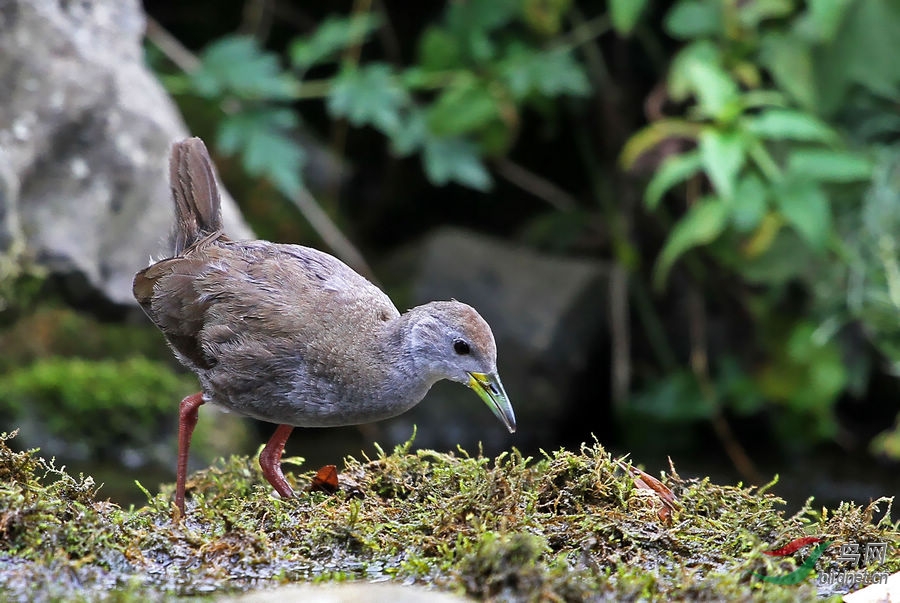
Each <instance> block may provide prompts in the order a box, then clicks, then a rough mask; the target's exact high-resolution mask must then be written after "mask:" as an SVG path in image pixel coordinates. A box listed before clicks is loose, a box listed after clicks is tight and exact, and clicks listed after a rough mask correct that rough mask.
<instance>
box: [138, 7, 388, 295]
mask: <svg viewBox="0 0 900 603" xmlns="http://www.w3.org/2000/svg"><path fill="white" fill-rule="evenodd" d="M147 38H148V39H149V40H150V41H151V42H153V44H155V45H156V47H157V48H159V49H160V51H161V52H162V53H163V54H164V55H166V57H168V58H169V59H170V60H171V61H172V62H173V63H174V64H175V65H176V66H177V67H178V68H179V69H181V70H182V71H184V72H185V73H191V72H192V71H195V70H196V69H198V68H199V67H200V59H198V58H197V56H196V55H194V54H193V53H192V52H191V51H190V50H188V49H187V48H185V47H184V46H183V45H182V44H181V42H179V41H178V40H177V39H175V37H174V36H172V34H170V33H169V32H168V31H166V30H165V29H164V28H163V27H162V26H161V25H160V24H159V23H158V22H157V21H156V20H154V19H153V18H151V17H147ZM288 199H290V201H291V202H292V203H293V204H294V205H295V206H296V207H297V209H299V210H300V213H301V214H303V217H304V218H306V221H307V222H309V225H310V226H312V228H313V230H315V231H316V234H318V235H319V236H320V237H321V238H322V241H324V242H325V244H326V245H328V247H329V248H331V250H332V251H334V253H335V254H336V255H337V256H338V257H339V258H341V259H342V260H344V261H345V262H347V264H349V265H350V266H351V267H353V269H354V270H356V271H357V272H359V273H360V274H362V275H363V276H365V277H367V278H369V279H370V280H374V274H373V272H372V269H371V268H370V267H369V265H368V264H367V263H366V261H365V259H364V258H363V255H362V253H360V251H359V250H358V249H357V248H356V246H355V245H353V243H352V242H351V241H350V239H348V238H347V237H345V236H344V233H342V232H341V230H340V229H339V228H338V227H337V225H336V224H335V223H334V221H333V220H332V219H331V218H330V217H329V216H328V214H327V213H325V211H324V210H323V209H322V208H321V207H320V206H319V204H318V203H317V202H316V200H315V198H314V197H313V196H312V195H311V194H310V193H309V192H308V191H307V190H306V189H302V190H301V191H300V192H299V193H297V194H295V195H292V196H290V197H288Z"/></svg>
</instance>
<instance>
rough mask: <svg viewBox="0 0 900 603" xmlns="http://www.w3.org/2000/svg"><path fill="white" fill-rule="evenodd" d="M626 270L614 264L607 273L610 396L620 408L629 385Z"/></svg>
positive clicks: (629, 335) (628, 319)
mask: <svg viewBox="0 0 900 603" xmlns="http://www.w3.org/2000/svg"><path fill="white" fill-rule="evenodd" d="M628 297H629V296H628V272H627V271H626V270H625V268H623V267H622V265H621V264H619V263H616V264H614V265H613V268H612V272H611V274H610V275H609V332H610V336H611V339H612V399H613V405H614V406H616V407H617V408H619V409H620V410H621V409H623V408H624V406H625V403H626V402H628V389H629V386H630V385H631V326H630V322H631V317H630V312H629V307H628Z"/></svg>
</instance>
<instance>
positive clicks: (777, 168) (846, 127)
mask: <svg viewBox="0 0 900 603" xmlns="http://www.w3.org/2000/svg"><path fill="white" fill-rule="evenodd" d="M145 6H146V9H147V11H148V13H149V15H150V23H149V27H148V41H147V45H146V50H147V58H148V62H149V63H150V64H151V66H152V67H153V68H154V70H155V71H156V72H157V74H158V75H159V77H160V79H161V80H162V81H163V82H164V84H165V85H166V86H167V88H168V89H169V90H170V91H171V92H172V94H173V95H174V96H175V97H176V99H177V100H178V102H179V103H180V105H181V108H182V110H183V112H184V114H185V116H186V119H187V120H188V122H189V124H190V129H191V130H192V131H193V132H195V133H197V134H198V135H202V136H204V138H206V139H207V140H209V141H211V142H213V146H214V147H215V149H216V151H217V153H218V156H217V162H218V163H219V164H220V165H222V166H223V168H224V169H223V170H222V172H223V174H224V175H225V177H226V181H227V185H228V186H229V188H230V189H232V190H233V191H234V192H235V196H236V197H237V198H238V199H241V200H243V201H244V206H243V209H244V211H245V213H246V214H247V216H248V217H249V219H250V220H251V222H252V223H253V225H254V227H255V229H256V230H257V232H258V233H259V234H260V236H262V237H265V238H270V239H274V240H289V241H304V242H311V243H312V244H317V245H319V246H323V247H326V248H330V249H331V250H333V251H335V252H337V253H338V254H339V255H341V256H342V257H343V258H344V259H345V260H346V261H348V262H349V263H351V264H353V265H354V266H356V267H357V268H359V269H360V270H363V271H366V270H367V267H366V266H365V265H364V264H361V263H360V262H359V260H360V258H361V257H362V256H363V255H365V256H366V257H378V256H379V254H381V253H382V252H384V251H386V250H389V249H394V248H396V247H397V246H398V245H400V244H401V243H403V242H405V241H407V240H410V239H413V238H416V237H418V236H420V235H421V234H422V233H423V232H425V231H427V230H428V229H429V228H430V227H431V226H433V225H435V224H439V223H448V222H453V223H457V224H461V225H467V226H471V227H475V228H477V229H479V230H482V231H490V232H493V233H494V234H496V235H498V236H502V237H506V238H509V239H512V240H515V241H518V242H520V243H523V244H525V245H528V246H531V247H534V248H538V249H542V250H546V251H550V252H553V253H559V254H565V255H572V256H582V257H584V256H587V257H593V258H597V259H599V260H602V261H604V262H607V263H608V264H609V265H610V266H611V268H612V270H613V274H614V276H615V278H614V279H613V281H612V282H614V283H617V284H616V285H615V286H612V287H611V289H610V293H609V294H610V296H611V298H613V301H618V302H619V303H611V304H610V306H611V307H618V308H620V310H619V311H618V313H616V314H615V315H613V316H612V317H611V320H612V322H613V323H615V324H619V325H620V326H624V328H622V329H621V330H620V332H617V333H614V334H613V338H612V341H611V342H610V346H611V350H612V354H613V356H614V357H616V358H617V360H618V362H617V363H616V365H617V367H618V368H614V369H613V370H612V373H610V372H609V369H607V367H605V366H603V367H594V369H592V370H594V372H595V373H596V374H597V375H598V377H597V378H602V379H604V380H608V381H609V391H610V400H611V402H610V403H609V405H610V406H611V410H610V411H609V412H611V413H613V414H614V417H615V419H616V421H617V423H616V428H615V430H614V431H615V434H616V436H617V437H619V438H621V439H622V440H624V442H623V443H624V444H625V445H626V446H632V445H635V444H638V443H641V442H644V443H652V442H665V443H666V446H671V445H672V443H673V442H678V441H679V440H683V441H684V442H686V443H687V442H691V441H693V443H696V441H697V438H695V437H694V436H696V435H697V433H712V434H714V435H715V436H716V437H717V438H718V440H719V442H718V444H717V446H724V449H725V450H726V451H727V452H728V454H729V456H730V457H731V460H732V462H734V463H735V464H736V465H737V466H738V467H739V468H742V470H743V471H744V472H745V474H746V475H748V476H752V465H751V464H750V463H749V462H748V459H747V455H746V454H745V453H744V452H743V448H744V447H748V446H752V445H753V443H754V442H757V443H758V442H764V443H765V446H766V448H772V447H773V446H772V444H771V442H773V441H774V442H777V446H776V447H777V448H778V449H780V450H787V451H798V450H808V449H810V447H812V446H814V445H821V444H828V445H836V446H840V447H842V448H843V449H849V450H860V449H866V450H868V451H869V452H870V453H872V454H877V455H887V456H889V457H893V458H895V459H897V458H900V424H898V423H897V421H898V412H900V403H898V400H900V388H898V382H897V380H896V378H895V375H896V374H897V372H898V369H900V326H898V325H900V321H898V318H897V317H898V315H900V262H898V250H900V242H898V240H897V236H898V233H900V146H898V140H900V136H898V134H900V111H898V108H900V62H898V61H896V60H895V57H894V56H893V55H892V53H891V52H890V49H891V48H893V46H894V41H896V40H898V39H900V5H898V4H897V3H890V2H870V1H867V0H843V1H839V2H833V1H828V0H807V1H806V2H801V1H799V0H751V1H744V0H680V1H676V2H653V1H650V0H609V1H608V2H605V3H594V2H577V1H575V0H465V1H463V0H449V1H447V2H445V3H401V2H388V1H387V0H377V1H373V0H356V1H355V2H352V3H348V2H335V3H327V4H321V5H320V4H319V3H305V5H304V6H302V7H297V6H294V3H288V2H281V1H279V0H247V1H246V2H238V1H233V2H212V1H211V0H193V1H192V2H187V3H178V4H177V5H176V4H174V3H168V2H157V1H154V0H147V1H146V2H145ZM236 167H241V168H243V169H242V170H240V169H234V168H236ZM308 190H311V191H312V192H313V193H314V196H315V198H316V199H317V200H318V203H316V202H315V201H313V197H312V196H310V194H309V192H308ZM307 221H308V223H309V224H311V225H312V227H310V226H307ZM316 237H321V240H320V241H316ZM349 241H353V242H354V243H355V246H354V245H352V244H349ZM356 247H359V248H361V249H362V250H364V251H365V253H364V254H362V253H360V252H358V251H357V250H356ZM25 305H27V303H25V304H23V305H22V306H23V307H24V306H25ZM622 308H625V310H622ZM4 321H5V319H4ZM614 331H616V330H615V329H614ZM10 336H12V337H14V338H15V336H14V334H13V335H6V337H10ZM129 337H130V336H129ZM31 339H32V338H31V337H22V338H20V339H19V340H21V341H29V340H31ZM7 341H9V340H8V339H7ZM104 341H106V342H115V341H121V338H117V337H109V338H106V339H104ZM83 343H85V345H87V347H88V348H91V345H92V344H91V342H90V341H89V338H88V340H87V341H84V342H83ZM104 345H106V344H104ZM109 345H113V346H114V345H116V344H115V343H110V344H109ZM129 345H130V344H129ZM7 349H11V348H7ZM57 353H58V352H57ZM67 355H68V353H67V352H66V351H63V352H62V356H67ZM88 356H89V357H91V358H93V353H92V352H91V353H88ZM124 356H127V354H124V355H123V356H122V357H124ZM151 356H152V354H151ZM8 360H9V361H10V363H11V364H9V363H8V364H9V366H7V365H6V364H4V366H3V367H2V368H3V371H5V372H6V373H7V375H6V376H4V377H3V380H4V381H3V383H4V384H6V386H5V387H6V389H5V391H6V392H7V393H6V394H4V395H5V397H4V398H3V404H4V405H5V406H4V408H9V407H11V405H13V404H19V405H21V404H23V402H21V400H25V399H26V398H27V397H28V396H30V395H31V393H30V392H34V391H37V390H44V389H46V388H48V387H49V388H51V389H53V391H54V392H56V393H54V394H53V395H54V396H56V398H54V399H55V400H56V401H57V402H56V403H58V404H61V405H75V406H78V407H79V408H85V405H88V406H90V404H91V403H90V400H93V399H94V398H95V396H94V395H93V393H92V395H91V396H86V397H85V396H74V397H73V396H72V395H71V391H70V388H69V387H68V385H71V383H73V382H74V381H73V379H75V378H76V376H77V375H79V374H82V373H79V372H78V371H88V372H90V371H93V373H91V374H92V375H93V377H91V378H88V379H87V382H86V383H87V384H88V385H97V386H98V388H99V383H101V381H102V379H105V378H106V377H104V375H106V376H107V377H110V378H112V379H113V380H115V378H116V376H118V377H120V378H123V379H124V378H125V377H126V376H127V379H128V380H133V379H143V378H144V377H146V370H145V369H146V368H147V367H144V366H140V365H135V364H134V363H133V362H132V361H130V360H126V361H125V364H123V365H121V366H119V365H116V366H111V365H109V364H108V363H105V362H104V361H103V360H102V359H101V358H99V357H98V358H94V360H95V362H94V363H93V364H86V365H85V364H81V365H79V364H77V363H76V361H72V362H73V363H72V364H71V365H66V362H67V361H65V360H63V361H57V360H50V361H47V362H46V363H44V364H41V365H35V366H33V367H30V368H28V369H20V368H16V365H15V363H14V362H12V358H11V357H10V358H9V359H8ZM18 366H21V365H18ZM622 367H624V368H622ZM617 371H618V372H617ZM142 375H143V377H142ZM142 383H144V389H146V390H153V391H155V392H158V393H159V395H160V400H162V398H166V400H167V402H166V404H167V405H170V404H171V401H170V400H171V398H172V395H171V392H169V390H170V389H171V388H172V387H175V385H174V384H173V383H149V382H144V381H142ZM67 384H68V385H67ZM113 390H115V391H118V392H119V394H121V395H122V396H126V394H127V388H126V389H121V388H120V389H118V390H117V389H116V388H115V387H112V389H111V390H110V391H113ZM85 391H90V392H93V389H92V388H91V387H87V389H86V390H85ZM67 392H68V393H67ZM166 392H169V393H166ZM126 397H127V396H126ZM16 400H18V402H17V401H16ZM605 404H606V402H605V401H602V404H601V406H602V405H605ZM101 405H102V404H101ZM154 405H155V403H154ZM586 412H595V413H596V412H597V411H596V409H591V410H586ZM85 416H93V415H89V414H87V415H85ZM580 424H581V425H583V426H584V429H585V431H584V433H578V434H576V436H577V438H578V441H582V440H584V439H585V438H587V437H589V435H588V433H589V432H590V431H593V430H596V424H597V421H595V420H593V419H592V420H585V421H581V423H580ZM116 437H118V436H116ZM701 441H704V442H705V439H701Z"/></svg>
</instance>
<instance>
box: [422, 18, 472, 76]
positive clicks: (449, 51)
mask: <svg viewBox="0 0 900 603" xmlns="http://www.w3.org/2000/svg"><path fill="white" fill-rule="evenodd" d="M419 65H420V66H421V67H422V68H423V69H425V70H427V71H446V70H450V69H458V68H460V67H462V66H463V65H464V63H463V60H462V50H461V49H460V46H459V39H458V38H457V37H456V36H454V35H452V34H451V33H450V32H448V31H447V30H446V29H444V28H442V27H435V26H431V27H429V28H428V29H426V30H425V33H423V34H422V36H421V38H419Z"/></svg>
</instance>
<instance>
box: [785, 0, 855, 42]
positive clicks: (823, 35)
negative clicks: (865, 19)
mask: <svg viewBox="0 0 900 603" xmlns="http://www.w3.org/2000/svg"><path fill="white" fill-rule="evenodd" d="M851 4H853V0H808V2H807V9H806V13H804V15H803V16H802V17H800V19H798V22H797V25H796V31H797V33H798V34H800V35H802V36H803V37H804V38H806V39H807V40H810V41H813V42H831V41H832V40H833V39H834V37H835V35H837V32H838V29H840V27H841V24H842V23H843V22H844V16H845V15H846V13H847V9H848V8H850V5H851Z"/></svg>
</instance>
